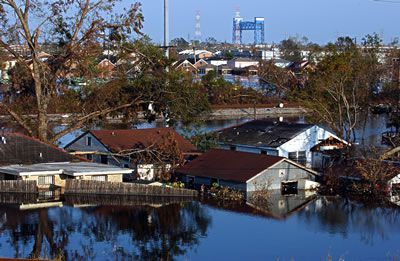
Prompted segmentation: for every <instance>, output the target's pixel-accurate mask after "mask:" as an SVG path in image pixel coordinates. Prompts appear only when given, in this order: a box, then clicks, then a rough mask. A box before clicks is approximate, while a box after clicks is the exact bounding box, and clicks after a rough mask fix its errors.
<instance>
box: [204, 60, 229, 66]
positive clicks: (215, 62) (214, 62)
mask: <svg viewBox="0 0 400 261" xmlns="http://www.w3.org/2000/svg"><path fill="white" fill-rule="evenodd" d="M207 62H208V63H209V64H211V65H214V66H222V65H227V64H228V60H227V59H209V60H207Z"/></svg>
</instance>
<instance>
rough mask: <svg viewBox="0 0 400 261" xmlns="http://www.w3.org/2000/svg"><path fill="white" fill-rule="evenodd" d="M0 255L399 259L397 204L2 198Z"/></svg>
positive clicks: (311, 199)
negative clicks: (258, 203)
mask: <svg viewBox="0 0 400 261" xmlns="http://www.w3.org/2000/svg"><path fill="white" fill-rule="evenodd" d="M0 201H1V202H2V203H1V204H0V253H1V257H8V258H11V257H19V258H27V257H32V258H35V257H41V258H62V257H63V258H66V259H67V260H132V259H134V260H159V259H164V260H171V259H176V260H328V259H329V258H330V257H332V260H398V258H399V257H400V245H399V242H400V208H399V207H398V206H397V205H396V204H395V203H397V204H398V202H395V201H394V202H393V203H392V202H389V201H388V202H387V203H380V204H375V205H366V204H363V203H360V202H357V201H353V200H349V199H343V198H338V197H332V198H330V197H317V196H315V195H306V194H302V195H296V196H294V195H292V196H281V195H278V194H274V195H272V196H271V198H270V200H269V201H268V202H264V203H263V204H262V205H253V204H250V203H242V204H235V203H229V202H218V201H210V200H204V199H199V200H189V199H177V198H174V199H171V200H170V201H168V200H166V199H165V198H164V199H159V198H120V197H112V198H110V197H92V196H65V198H63V199H60V200H58V201H54V202H52V201H50V202H47V204H48V205H49V206H46V205H44V204H43V201H42V202H40V201H38V199H35V198H32V197H30V196H24V197H23V199H21V196H18V197H17V196H10V195H9V194H7V195H1V194H0Z"/></svg>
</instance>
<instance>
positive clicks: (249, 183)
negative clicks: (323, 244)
mask: <svg viewBox="0 0 400 261" xmlns="http://www.w3.org/2000/svg"><path fill="white" fill-rule="evenodd" d="M176 173H177V175H178V176H179V177H180V179H181V180H182V181H183V182H185V183H186V184H187V185H188V186H189V187H196V188H198V187H200V186H201V185H205V186H211V185H212V184H213V183H218V184H219V185H221V186H224V187H229V188H232V189H236V190H240V191H243V192H252V191H257V190H264V189H268V190H286V189H289V188H293V189H294V190H297V189H312V188H316V186H317V183H316V182H315V178H316V177H317V176H318V174H317V173H316V172H315V171H313V170H311V169H308V168H306V167H304V166H302V165H300V164H297V163H296V162H293V161H291V160H289V159H286V158H283V157H278V156H270V155H262V154H255V153H248V152H237V151H229V150H220V149H213V150H210V151H208V152H206V153H204V154H203V155H201V156H199V157H197V158H196V159H194V160H193V161H191V162H189V163H187V164H186V165H185V166H183V167H182V168H179V169H178V170H177V171H176Z"/></svg>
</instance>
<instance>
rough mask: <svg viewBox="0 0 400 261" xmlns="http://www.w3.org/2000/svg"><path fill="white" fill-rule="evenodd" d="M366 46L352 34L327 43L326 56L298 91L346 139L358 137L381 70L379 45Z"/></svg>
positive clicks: (317, 113) (300, 97)
mask: <svg viewBox="0 0 400 261" xmlns="http://www.w3.org/2000/svg"><path fill="white" fill-rule="evenodd" d="M367 46H368V44H367V43H365V47H364V48H359V47H357V46H356V45H355V44H354V43H352V41H351V39H350V38H339V39H338V41H337V42H336V44H330V45H328V46H327V48H326V50H325V52H326V56H325V57H324V58H323V59H322V60H321V61H320V62H319V63H318V64H317V66H316V68H315V70H314V72H312V73H311V74H310V78H309V80H308V82H307V84H306V86H305V88H304V89H302V90H300V91H299V93H296V95H295V96H296V97H297V100H298V101H301V102H302V103H303V105H304V106H305V107H307V108H309V109H311V110H312V111H313V113H314V115H315V116H316V118H317V119H318V120H321V121H324V122H326V123H328V124H329V126H330V127H331V128H332V129H333V130H334V131H335V132H336V133H337V134H338V135H339V136H340V137H341V138H344V139H346V140H347V141H354V140H355V138H356V137H355V127H356V125H357V124H358V123H359V122H360V113H361V112H363V111H366V110H367V109H368V106H369V102H370V100H371V90H372V89H373V88H374V87H375V86H376V85H377V84H378V83H379V80H380V77H381V73H382V72H381V66H380V64H379V62H378V59H377V53H376V50H378V48H377V46H375V44H373V46H374V47H373V46H372V45H371V46H370V47H369V48H367Z"/></svg>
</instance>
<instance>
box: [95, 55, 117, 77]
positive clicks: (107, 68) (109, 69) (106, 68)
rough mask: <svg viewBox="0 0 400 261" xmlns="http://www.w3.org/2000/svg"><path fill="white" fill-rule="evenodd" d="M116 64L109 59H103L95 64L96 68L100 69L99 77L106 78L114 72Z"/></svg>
mask: <svg viewBox="0 0 400 261" xmlns="http://www.w3.org/2000/svg"><path fill="white" fill-rule="evenodd" d="M115 67H116V65H115V64H114V63H113V62H112V61H110V60H109V59H103V60H101V61H100V62H99V64H98V65H97V69H98V70H99V71H100V75H99V77H100V78H103V79H108V78H111V77H112V76H113V74H114V70H115Z"/></svg>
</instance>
